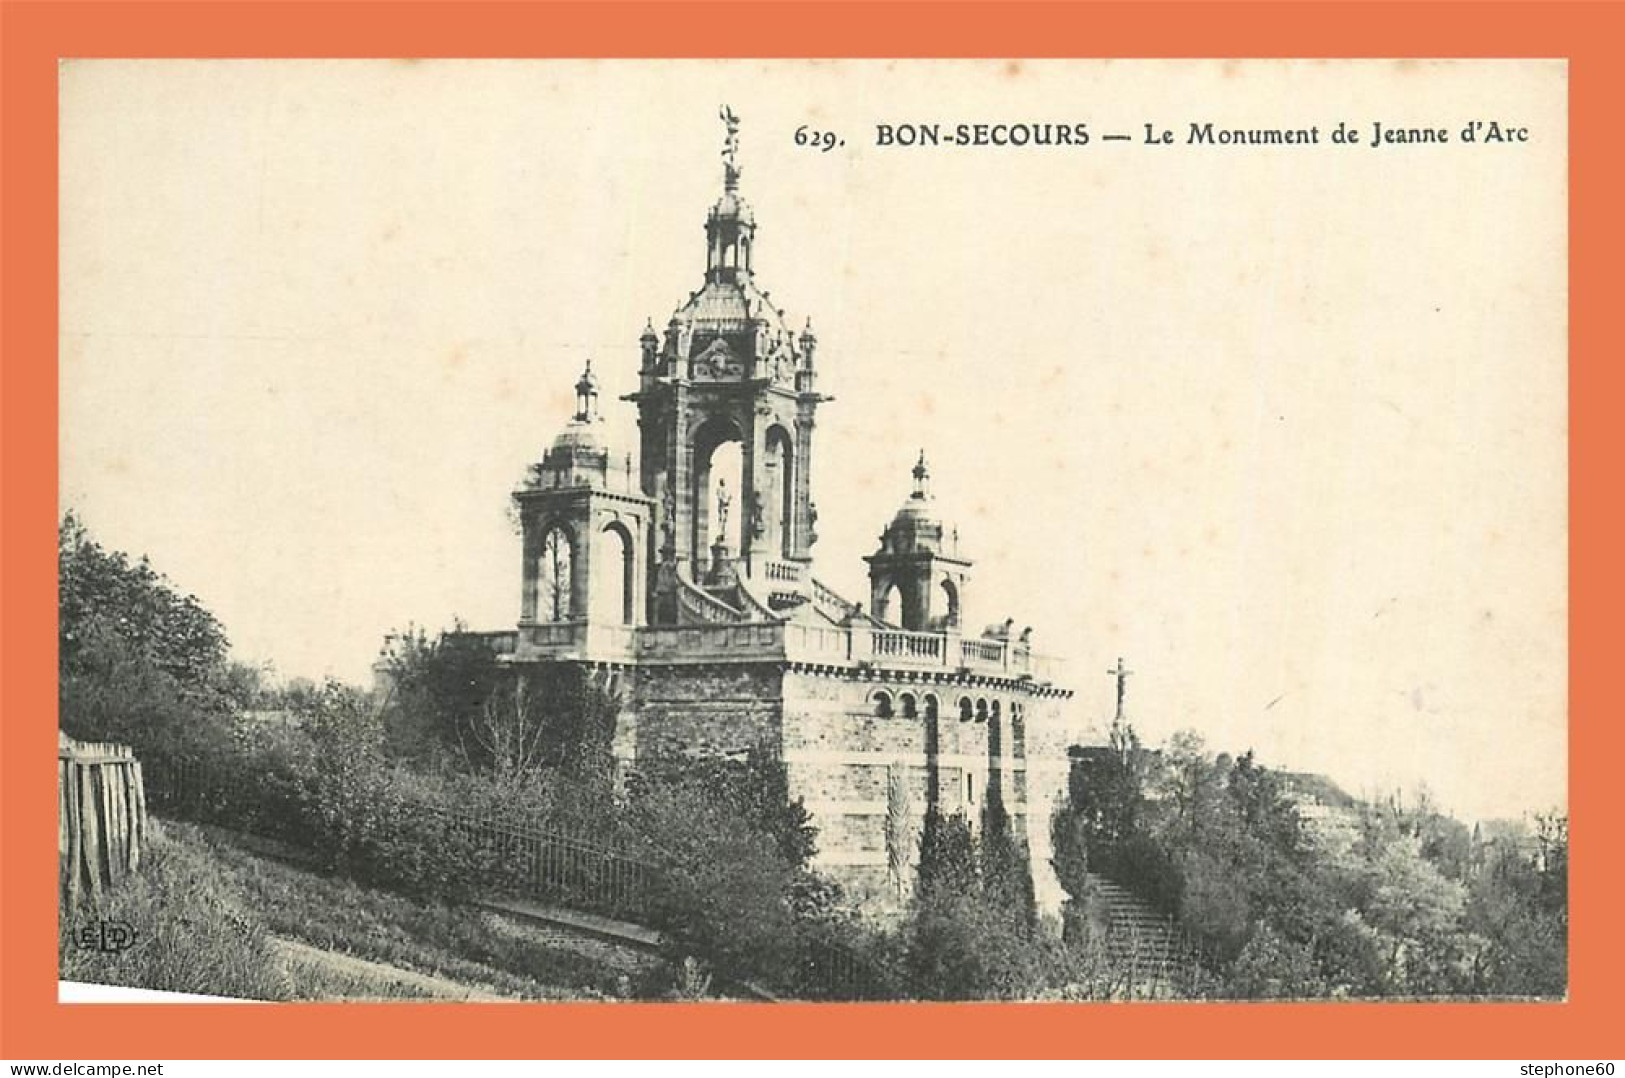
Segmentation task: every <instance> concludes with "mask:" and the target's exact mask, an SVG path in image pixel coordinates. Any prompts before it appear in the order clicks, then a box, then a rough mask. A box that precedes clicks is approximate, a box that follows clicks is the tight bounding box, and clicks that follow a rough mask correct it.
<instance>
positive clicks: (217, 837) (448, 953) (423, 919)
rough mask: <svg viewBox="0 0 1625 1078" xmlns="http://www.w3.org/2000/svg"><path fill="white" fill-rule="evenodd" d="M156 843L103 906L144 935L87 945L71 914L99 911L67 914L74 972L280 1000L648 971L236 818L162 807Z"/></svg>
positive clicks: (507, 991) (514, 990)
mask: <svg viewBox="0 0 1625 1078" xmlns="http://www.w3.org/2000/svg"><path fill="white" fill-rule="evenodd" d="M150 850H151V853H150V856H149V858H148V860H147V861H146V862H145V863H144V864H143V866H142V870H141V872H140V874H139V875H138V876H137V877H136V878H135V879H134V880H132V881H131V883H130V884H129V885H128V886H126V887H124V888H121V889H120V890H119V891H118V892H117V893H115V894H114V895H112V896H111V897H110V898H109V900H108V903H107V905H106V907H105V909H104V910H103V911H101V913H100V914H99V915H100V916H105V917H109V918H113V919H118V920H124V921H128V922H129V923H130V924H132V925H134V926H136V931H137V933H138V936H139V942H138V945H137V946H136V947H134V948H132V949H130V950H129V951H126V952H124V953H123V954H119V955H111V956H106V955H100V954H97V953H95V952H87V951H82V950H79V949H77V948H75V947H74V946H72V939H71V935H70V932H71V928H72V926H73V925H75V924H77V923H80V922H83V921H85V920H86V919H88V918H94V917H95V916H98V914H97V913H95V912H93V911H80V912H79V913H76V914H72V915H66V914H65V915H64V916H63V918H62V920H63V926H64V931H63V935H62V938H61V940H60V941H59V944H60V946H59V953H60V956H61V962H62V967H61V968H62V976H63V977H64V978H65V979H68V980H79V981H90V982H95V983H101V984H121V985H129V986H132V987H139V988H156V989H164V990H168V991H180V992H197V993H204V994H210V995H224V996H236V997H239V998H246V999H272V1000H280V999H329V1000H331V999H426V998H446V997H447V994H448V993H447V992H446V991H443V990H441V989H440V988H439V987H438V986H430V981H431V979H434V980H437V981H441V982H454V986H453V987H455V986H457V985H460V986H463V987H465V988H466V989H467V990H468V994H473V995H476V996H484V995H490V996H501V997H508V998H514V999H583V998H586V999H596V998H616V997H620V996H624V995H626V994H628V992H629V989H634V988H641V987H643V985H644V984H645V983H646V982H647V980H648V971H647V970H646V969H645V968H644V967H645V965H646V963H642V962H637V961H631V960H627V959H623V958H620V957H618V956H617V955H615V954H614V953H606V952H605V950H604V949H603V948H595V947H593V946H591V945H588V946H583V945H581V944H578V943H576V942H574V941H571V940H562V939H560V938H558V937H557V935H556V934H553V933H550V932H548V931H546V930H542V929H536V928H533V927H531V926H529V925H524V924H520V923H517V922H514V921H512V920H509V919H508V918H504V917H501V916H499V915H496V914H491V913H487V912H483V911H479V910H474V909H470V908H467V907H461V906H449V905H446V904H444V903H439V902H436V901H433V900H419V899H415V898H409V897H407V896H404V895H399V894H394V893H391V892H387V891H380V890H376V889H373V888H368V887H362V886H359V885H357V884H355V883H353V882H350V881H348V880H342V879H335V878H332V877H328V876H323V875H319V874H317V873H314V872H309V871H305V870H302V869H299V868H294V867H292V866H290V865H287V864H284V863H282V862H280V861H275V860H271V859H268V858H265V857H262V856H259V855H257V854H254V853H250V852H248V851H247V850H244V849H242V848H241V847H240V846H239V845H238V844H237V843H236V842H235V841H233V839H232V837H231V836H230V834H229V832H219V831H214V830H212V829H205V828H200V827H197V826H194V825H190V824H183V823H177V822H174V821H162V822H161V824H160V826H158V827H155V828H154V841H153V842H152V843H151V847H150ZM279 938H281V939H287V940H294V941H298V942H299V943H303V944H308V945H310V946H312V947H316V948H320V949H321V950H324V951H331V952H335V953H336V954H337V955H340V956H342V955H350V956H354V957H355V958H358V959H365V960H367V962H372V963H385V964H387V965H388V966H393V967H396V969H397V970H398V971H401V972H399V973H398V974H393V975H392V974H390V973H389V972H387V971H383V970H379V969H377V968H368V967H367V966H366V963H363V962H351V963H348V965H346V964H345V963H343V962H342V961H331V962H317V961H312V960H310V956H309V955H300V954H298V953H290V952H297V951H298V950H299V949H298V948H286V947H284V948H280V949H279V947H278V944H277V941H278V939H279ZM414 974H416V975H417V976H414ZM426 986H429V987H426Z"/></svg>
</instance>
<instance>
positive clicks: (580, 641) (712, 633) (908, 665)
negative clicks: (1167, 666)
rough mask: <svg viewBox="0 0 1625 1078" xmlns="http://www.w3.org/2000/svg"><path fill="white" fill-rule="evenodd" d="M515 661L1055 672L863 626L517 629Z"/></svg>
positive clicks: (999, 647) (1011, 647)
mask: <svg viewBox="0 0 1625 1078" xmlns="http://www.w3.org/2000/svg"><path fill="white" fill-rule="evenodd" d="M498 650H506V651H509V652H510V653H512V654H514V655H515V657H516V658H520V659H526V658H554V659H586V660H589V661H603V662H617V661H626V660H631V659H636V660H637V661H639V662H644V663H661V662H667V661H669V662H671V663H674V664H682V663H693V662H765V661H774V660H785V661H792V662H809V663H820V664H828V665H832V666H859V665H868V666H879V667H886V666H891V667H900V668H905V669H911V670H943V671H949V672H952V671H957V670H965V671H968V672H971V673H977V674H995V675H1005V676H1014V677H1021V676H1032V677H1034V678H1036V679H1038V680H1040V681H1052V680H1055V679H1056V677H1057V676H1058V675H1059V673H1060V671H1059V667H1058V664H1057V663H1056V662H1055V661H1053V660H1051V659H1048V658H1047V657H1044V656H1039V655H1034V654H1033V653H1031V652H1030V651H1028V650H1027V649H1026V648H1023V647H1021V646H1020V645H1019V644H1016V643H1014V642H1011V641H1007V640H996V639H989V638H978V639H962V638H961V637H959V635H958V634H957V633H953V632H937V633H920V632H907V631H904V630H901V629H883V628H873V627H868V626H864V625H852V626H836V625H829V626H822V625H804V624H798V623H795V622H787V621H750V622H735V623H731V624H701V625H683V626H643V627H633V626H630V625H612V624H609V625H604V624H597V623H589V622H558V623H553V624H533V625H526V626H523V627H521V629H520V632H519V639H518V642H517V647H510V648H507V649H498Z"/></svg>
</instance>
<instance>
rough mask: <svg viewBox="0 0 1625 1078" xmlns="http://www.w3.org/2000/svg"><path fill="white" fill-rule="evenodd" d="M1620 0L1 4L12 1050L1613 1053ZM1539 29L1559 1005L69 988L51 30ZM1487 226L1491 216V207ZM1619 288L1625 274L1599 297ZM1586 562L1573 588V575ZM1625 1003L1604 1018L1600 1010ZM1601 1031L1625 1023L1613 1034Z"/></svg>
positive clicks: (1370, 39) (753, 52) (1099, 39)
mask: <svg viewBox="0 0 1625 1078" xmlns="http://www.w3.org/2000/svg"><path fill="white" fill-rule="evenodd" d="M1622 15H1625V10H1622V9H1621V8H1620V7H1616V6H1614V5H1612V4H1595V5H1593V4H1563V5H1559V4H1524V3H1506V4H1478V3H1473V4H1468V3H1439V4H1428V5H1414V6H1412V5H1405V6H1401V5H1398V4H1392V5H1390V4H1380V5H1372V4H1333V3H1327V4H1318V3H1317V4H1296V5H1290V6H1288V5H1281V4H1229V3H1224V4H1219V3H1213V4H1193V3H1165V4H1164V3H1158V4H1142V5H1138V6H1129V5H1090V6H1083V5H1073V4H1032V5H1024V4H1023V5H1018V4H992V3H965V4H954V5H946V4H931V5H926V4H901V3H899V4H885V5H875V6H868V5H866V6H863V7H861V8H860V7H858V6H856V5H846V4H812V3H783V4H772V5H758V6H755V7H753V8H752V10H751V12H750V14H749V16H748V17H742V9H741V8H740V7H739V6H737V5H729V4H711V5H705V4H690V3H642V2H627V3H616V4H599V5H597V6H587V5H583V4H541V3H538V4H530V3H462V4H454V3H426V4H402V3H385V2H379V3H345V4H331V5H329V4H321V5H318V4H303V3H208V4H203V3H145V2H131V3H112V2H84V3H61V2H59V3H27V2H3V3H0V31H3V43H0V66H3V72H0V161H3V163H4V166H5V171H4V178H3V181H0V183H3V186H0V225H3V236H4V251H3V259H0V289H3V297H4V308H3V313H4V322H3V324H0V346H3V356H4V366H3V370H0V378H3V381H0V390H3V394H0V446H3V458H0V469H3V471H0V475H3V481H4V487H3V490H4V507H5V511H6V515H7V521H6V522H7V523H8V524H10V525H14V526H11V527H7V528H6V529H5V535H4V546H3V548H0V558H3V562H0V565H3V573H4V575H3V583H4V593H3V594H4V605H3V611H0V619H3V620H0V626H3V633H4V635H3V639H4V641H5V649H4V661H5V666H4V671H3V673H4V681H3V683H0V708H3V711H0V714H3V715H4V721H3V723H0V747H3V749H4V754H3V758H0V775H3V781H0V808H3V812H4V816H3V818H4V826H5V842H4V847H3V854H0V871H3V872H4V873H5V875H4V877H3V883H4V885H5V886H4V887H3V888H0V902H3V903H4V905H3V907H0V928H3V930H4V940H5V958H6V960H5V962H4V965H3V968H0V999H3V1001H4V1005H5V1007H4V1013H3V1015H0V1056H5V1057H8V1058H12V1059H16V1058H53V1057H54V1058H63V1057H64V1056H72V1057H78V1058H80V1059H87V1058H96V1057H101V1058H109V1057H113V1058H141V1057H147V1058H179V1057H183V1056H184V1057H190V1058H233V1057H239V1058H241V1057H255V1056H279V1055H284V1054H288V1053H294V1054H298V1055H301V1056H306V1057H312V1058H371V1057H390V1058H416V1057H434V1056H437V1055H440V1056H445V1055H448V1054H449V1055H452V1056H453V1057H468V1056H487V1057H490V1058H501V1057H519V1058H526V1057H531V1056H534V1055H536V1054H537V1053H542V1052H545V1053H547V1054H549V1055H554V1056H571V1055H576V1056H591V1055H595V1054H600V1055H601V1054H606V1053H612V1054H614V1055H618V1056H683V1055H700V1056H736V1057H740V1056H750V1057H772V1056H781V1055H787V1056H798V1055H827V1054H830V1053H836V1054H840V1055H848V1056H859V1055H861V1056H932V1057H934V1056H972V1057H973V1056H986V1055H1001V1056H1021V1055H1029V1056H1037V1057H1046V1056H1050V1057H1072V1056H1079V1055H1085V1056H1095V1057H1112V1056H1123V1057H1127V1056H1134V1055H1137V1054H1146V1053H1151V1054H1154V1055H1158V1056H1193V1057H1210V1056H1253V1057H1257V1056H1281V1057H1304V1058H1314V1057H1328V1056H1330V1057H1338V1056H1352V1057H1359V1056H1368V1055H1373V1054H1375V1055H1381V1056H1388V1057H1394V1056H1403V1057H1461V1056H1477V1057H1491V1058H1494V1057H1503V1058H1537V1057H1540V1058H1550V1057H1553V1056H1556V1057H1558V1058H1576V1057H1583V1056H1599V1055H1600V1056H1603V1057H1606V1056H1608V1055H1609V1054H1610V1053H1612V1054H1613V1055H1618V1054H1619V1051H1620V1038H1619V1035H1618V1033H1617V1032H1615V1029H1616V1028H1617V1025H1618V1015H1619V1014H1620V1013H1625V1011H1622V1010H1621V1008H1620V1007H1619V1000H1620V997H1621V992H1620V990H1619V988H1618V984H1619V980H1620V971H1621V970H1622V969H1625V948H1622V947H1621V940H1622V931H1621V924H1622V923H1625V919H1622V918H1620V917H1619V915H1618V914H1617V913H1616V912H1615V910H1614V909H1613V908H1612V903H1610V901H1609V898H1610V896H1611V894H1612V895H1618V894H1619V893H1621V891H1622V890H1625V888H1622V887H1621V884H1622V883H1625V869H1622V866H1621V860H1620V857H1619V851H1620V848H1621V847H1620V843H1619V835H1618V834H1617V831H1616V830H1615V828H1616V827H1617V824H1618V821H1620V820H1621V819H1622V818H1625V813H1622V811H1621V809H1622V807H1625V806H1622V800H1621V790H1622V788H1625V783H1622V782H1621V781H1619V779H1618V777H1617V776H1615V775H1612V774H1611V773H1610V765H1611V764H1612V763H1614V762H1615V761H1618V760H1620V759H1621V752H1620V749H1621V744H1622V735H1621V726H1620V722H1619V720H1620V716H1621V715H1625V707H1622V706H1621V705H1622V702H1625V701H1622V699H1621V696H1622V694H1621V691H1620V688H1619V684H1618V682H1616V681H1615V680H1614V679H1613V678H1611V677H1610V676H1609V674H1610V671H1609V670H1608V662H1609V660H1610V659H1614V660H1616V661H1617V656H1615V655H1610V654H1608V651H1609V644H1610V641H1609V628H1610V626H1609V624H1608V615H1609V611H1610V610H1614V609H1619V607H1620V599H1621V589H1620V578H1621V573H1620V570H1619V568H1618V565H1617V562H1615V561H1614V560H1613V559H1612V558H1611V557H1610V555H1611V554H1615V553H1616V552H1617V551H1619V550H1620V549H1622V548H1625V543H1621V542H1620V540H1621V529H1620V519H1621V516H1620V511H1619V509H1618V507H1617V504H1610V502H1612V501H1614V499H1611V498H1610V497H1609V494H1610V493H1611V492H1612V493H1615V494H1616V495H1617V489H1618V488H1617V485H1612V486H1611V484H1610V483H1609V479H1610V476H1609V474H1608V466H1609V463H1610V461H1611V459H1617V458H1618V457H1619V455H1620V448H1621V446H1620V442H1621V438H1620V433H1619V432H1620V430H1621V427H1622V426H1625V424H1621V423H1619V422H1618V421H1617V420H1616V419H1615V417H1613V416H1611V415H1610V414H1608V408H1609V406H1610V404H1615V403H1619V402H1620V400H1621V394H1620V392H1619V390H1620V383H1621V375H1620V373H1619V367H1618V365H1617V364H1618V360H1619V358H1620V357H1621V356H1625V341H1622V335H1621V331H1620V328H1619V322H1618V321H1617V320H1615V319H1614V318H1612V317H1610V316H1611V315H1613V314H1614V313H1615V312H1614V311H1612V310H1610V307H1611V306H1614V305H1616V304H1617V297H1615V296H1614V295H1612V294H1611V293H1612V291H1613V290H1614V289H1616V288H1617V285H1616V284H1614V282H1613V281H1612V280H1611V279H1610V278H1609V275H1608V270H1609V269H1610V268H1611V267H1610V264H1611V263H1612V262H1614V261H1615V257H1616V255H1617V252H1619V251H1621V250H1625V232H1622V227H1621V224H1622V213H1621V209H1620V201H1619V196H1620V194H1621V193H1622V192H1625V174H1622V170H1621V167H1620V164H1621V151H1620V149H1619V144H1618V141H1617V139H1618V135H1619V129H1618V127H1617V125H1616V122H1615V121H1616V118H1617V114H1618V112H1619V109H1618V106H1619V105H1620V103H1622V102H1625V74H1622V73H1625V62H1622V61H1625V56H1622V55H1621V52H1622V48H1621V43H1622V42H1625V17H1622ZM718 55H724V56H885V57H892V56H979V57H986V56H995V57H1004V56H1158V57H1170V56H1314V57H1323V56H1327V57H1329V56H1417V57H1428V56H1541V57H1568V58H1569V59H1570V61H1571V67H1570V89H1571V95H1572V96H1571V157H1570V163H1571V172H1570V176H1571V198H1572V202H1571V225H1572V227H1571V237H1572V238H1571V256H1572V261H1571V277H1572V291H1571V323H1570V324H1571V329H1572V332H1571V350H1572V363H1571V369H1570V370H1571V373H1570V377H1571V400H1572V411H1571V427H1570V430H1571V459H1572V469H1571V504H1572V517H1571V523H1572V536H1573V538H1572V541H1571V556H1572V561H1571V573H1572V583H1571V599H1572V606H1571V610H1572V612H1571V619H1572V625H1571V637H1572V646H1571V651H1570V654H1571V659H1570V668H1571V673H1572V681H1571V697H1570V698H1571V701H1572V703H1571V708H1572V711H1571V741H1570V744H1571V754H1570V755H1571V760H1572V768H1571V799H1570V805H1571V813H1572V816H1573V820H1574V826H1573V830H1572V834H1573V843H1574V859H1573V864H1574V878H1573V900H1572V902H1573V904H1572V922H1573V924H1574V931H1575V941H1574V946H1573V949H1572V973H1571V977H1572V979H1571V999H1570V1002H1568V1003H1566V1004H1545V1005H1530V1004H1476V1005H1474V1004H1411V1005H1404V1004H1385V1005H1373V1004H1343V1005H1338V1004H1318V1005H1310V1004H1292V1005H1229V1004H1225V1005H1174V1004H1170V1005H1136V1006H1111V1007H1108V1006H1099V1005H1060V1004H1056V1005H1021V1006H1000V1005H994V1004H965V1005H955V1006H951V1007H948V1006H942V1005H937V1006H926V1005H906V1006H895V1005H893V1006H884V1005H851V1006H843V1007H813V1006H796V1005H790V1006H783V1005H780V1006H757V1007H747V1006H746V1005H738V1006H723V1007H717V1006H709V1007H706V1006H701V1007H684V1006H675V1005H651V1006H637V1005H631V1006H629V1005H617V1006H613V1007H608V1006H594V1005H589V1004H555V1005H549V1006H548V1009H546V1010H543V1011H538V1010H536V1009H533V1008H530V1007H515V1006H482V1005H475V1004H450V1005H417V1006H413V1007H411V1008H410V1010H408V1009H406V1008H405V1007H404V1006H403V1005H398V1004H397V1005H387V1004H385V1005H332V1004H309V1005H306V1004H299V1005H286V1006H282V1007H263V1008H262V1007H240V1006H220V1007H212V1006H205V1007H202V1008H200V1007H198V1006H180V1005H175V1006H157V1005H153V1006H141V1007H132V1006H123V1007H121V1006H117V1005H101V1006H90V1005H79V1006H76V1007H73V1008H69V1009H64V1008H63V1007H61V1006H59V1005H58V1004H57V1003H56V1002H55V993H56V982H55V969H56V956H55V952H54V939H53V934H52V932H51V931H50V928H51V926H53V925H54V923H55V904H54V895H53V892H52V890H51V885H50V883H49V881H52V880H54V879H55V874H54V866H53V859H54V857H55V852H54V850H53V848H52V843H51V837H52V835H53V834H54V829H53V828H52V827H50V826H46V825H44V824H43V823H42V818H43V817H45V816H46V814H47V813H49V812H50V811H52V808H51V806H52V805H54V795H53V792H52V791H51V782H52V779H51V776H52V775H53V774H54V771H53V770H52V769H51V768H48V767H45V766H43V765H41V764H40V761H43V760H45V759H47V758H48V756H49V753H51V752H52V751H54V750H53V745H54V740H53V734H52V726H53V723H52V722H51V721H50V720H51V717H52V716H53V715H54V714H55V707H56V704H55V699H56V694H55V679H54V676H53V671H54V669H55V634H54V633H53V632H52V631H51V630H52V627H53V626H54V623H55V622H54V619H55V617H56V603H55V576H54V546H53V538H54V533H55V519H56V489H57V488H56V469H55V463H56V446H57V442H56V392H55V391H56V382H55V373H56V368H55V363H54V360H53V357H54V356H55V354H56V353H55V349H56V289H55V287H54V283H55V277H56V274H55V267H56V232H55V222H56V216H57V204H56V160H57V157H56V133H57V132H56V107H55V101H56V60H57V58H58V57H61V56H470V57H494V56H623V57H641V56H718ZM1484 227H1486V228H1494V227H1495V222H1494V221H1486V222H1484ZM1611 301H1612V302H1611ZM1575 585H1577V586H1575ZM1610 1017H1612V1020H1613V1021H1612V1024H1611V1023H1610ZM1610 1034H1612V1035H1610Z"/></svg>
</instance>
